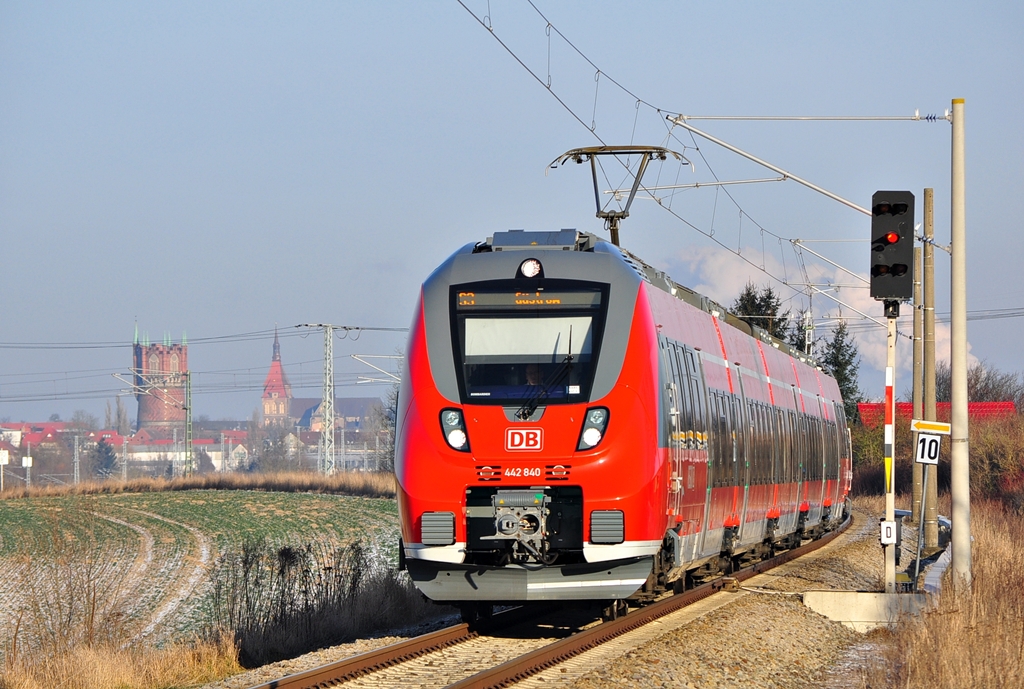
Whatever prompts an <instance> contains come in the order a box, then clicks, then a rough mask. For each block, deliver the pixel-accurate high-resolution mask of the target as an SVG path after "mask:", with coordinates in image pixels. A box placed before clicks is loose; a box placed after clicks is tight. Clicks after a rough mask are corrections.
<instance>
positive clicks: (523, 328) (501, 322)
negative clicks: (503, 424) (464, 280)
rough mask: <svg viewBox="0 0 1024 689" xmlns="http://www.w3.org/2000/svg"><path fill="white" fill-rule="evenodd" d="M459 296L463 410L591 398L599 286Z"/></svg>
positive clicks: (469, 289) (489, 289)
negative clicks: (475, 406) (467, 405)
mask: <svg viewBox="0 0 1024 689" xmlns="http://www.w3.org/2000/svg"><path fill="white" fill-rule="evenodd" d="M452 297H453V309H454V315H455V318H454V320H453V322H454V324H455V332H454V333H453V336H454V339H455V343H454V344H455V358H456V362H457V367H458V369H459V371H458V377H459V388H460V390H461V393H462V398H463V402H464V403H471V404H523V403H525V402H527V401H529V400H536V401H537V402H538V403H539V404H540V405H545V404H562V403H573V402H585V401H587V400H588V399H589V395H590V386H591V382H592V380H593V376H594V369H595V366H596V363H597V354H598V350H599V349H600V341H601V332H602V329H603V326H604V308H605V307H604V304H605V302H606V299H605V294H604V291H603V290H602V289H601V288H600V287H596V286H595V287H580V286H579V284H578V283H574V285H573V287H572V288H564V287H561V286H558V285H546V286H543V287H538V288H536V289H531V290H523V289H522V287H518V288H516V287H509V288H506V289H502V288H501V287H495V286H493V285H489V286H486V287H481V286H476V287H475V288H474V286H466V285H463V286H460V287H458V288H454V289H453V291H452Z"/></svg>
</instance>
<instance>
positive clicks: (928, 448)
mask: <svg viewBox="0 0 1024 689" xmlns="http://www.w3.org/2000/svg"><path fill="white" fill-rule="evenodd" d="M940 438H942V436H941V435H932V434H931V433H918V434H917V456H916V457H915V461H917V462H918V463H919V464H938V463H939V439H940Z"/></svg>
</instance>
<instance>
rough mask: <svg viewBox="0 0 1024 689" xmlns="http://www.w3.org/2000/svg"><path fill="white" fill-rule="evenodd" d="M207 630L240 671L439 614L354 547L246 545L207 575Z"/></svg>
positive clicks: (398, 576)
mask: <svg viewBox="0 0 1024 689" xmlns="http://www.w3.org/2000/svg"><path fill="white" fill-rule="evenodd" d="M214 577H215V582H216V583H215V587H214V605H213V620H212V621H211V629H214V630H217V629H226V630H229V631H230V632H231V633H232V634H233V635H234V638H235V640H236V643H237V645H238V648H239V659H240V661H241V663H242V664H243V665H244V666H246V667H256V666H258V665H263V664H266V663H270V662H274V661H277V660H281V659H284V658H292V657H295V656H297V655H300V654H302V653H306V652H308V651H312V650H315V649H317V648H322V647H324V646H329V645H332V644H337V643H342V642H345V641H349V640H352V639H355V638H358V637H360V636H363V635H366V634H370V633H373V632H378V631H382V630H386V629H389V628H394V627H396V626H400V625H408V624H411V623H415V622H418V621H420V620H424V619H427V618H430V617H436V616H438V615H439V614H441V613H442V611H443V610H444V609H443V608H439V607H437V606H435V605H433V604H431V603H429V602H427V601H426V600H425V599H424V598H423V596H422V595H421V594H419V593H418V592H417V591H416V589H415V588H414V587H413V585H412V583H411V582H410V581H409V579H408V577H407V576H405V575H404V574H403V573H401V572H398V571H396V570H395V569H394V567H392V566H390V565H389V564H387V563H386V558H384V557H380V556H375V555H372V554H370V553H368V552H367V551H366V549H365V548H363V547H362V545H360V544H358V543H356V544H354V545H350V546H347V547H340V546H337V545H335V544H331V543H325V542H313V543H307V544H305V545H302V546H291V545H285V546H279V547H275V546H272V545H270V544H269V543H268V542H267V541H266V540H265V539H258V540H250V541H247V542H246V543H244V544H243V545H242V547H241V548H240V549H239V550H237V551H235V552H231V553H227V554H225V555H224V556H222V557H221V558H220V560H219V562H218V567H217V572H215V574H214Z"/></svg>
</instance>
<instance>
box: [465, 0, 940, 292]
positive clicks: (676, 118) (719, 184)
mask: <svg viewBox="0 0 1024 689" xmlns="http://www.w3.org/2000/svg"><path fill="white" fill-rule="evenodd" d="M458 2H459V4H460V5H462V7H463V9H465V10H466V11H467V12H468V13H469V14H470V15H471V16H472V17H473V18H474V19H476V20H477V22H478V23H479V24H480V25H481V26H483V27H484V28H485V29H487V30H488V32H489V33H490V34H491V35H492V36H493V37H494V39H495V40H496V41H497V42H498V43H499V44H500V45H501V46H502V48H504V49H505V51H506V52H508V53H509V55H511V56H512V58H513V59H514V60H516V62H518V63H519V64H520V66H522V67H523V69H525V70H526V71H527V72H528V73H529V74H530V75H531V76H532V77H533V78H534V79H535V80H536V81H537V82H538V83H540V84H541V85H542V86H544V88H545V89H546V90H547V91H548V93H549V94H551V96H552V97H553V98H555V100H556V101H558V103H559V104H560V105H561V106H562V107H563V108H564V109H565V110H566V111H567V112H568V113H569V114H570V115H571V116H572V117H573V118H574V119H575V120H576V121H577V122H579V123H580V124H581V125H583V126H584V127H585V128H587V130H588V131H589V132H590V133H591V135H592V136H594V137H595V138H596V139H597V140H598V141H600V142H601V143H602V144H605V142H604V140H603V139H602V138H601V137H600V136H599V135H598V134H597V132H596V131H595V130H596V128H597V126H596V121H597V103H598V100H597V94H598V87H599V85H600V81H601V79H602V78H603V79H604V80H605V81H608V82H610V83H611V84H612V85H614V86H615V87H616V88H618V89H619V90H620V91H621V92H622V93H624V94H626V95H628V96H629V97H630V98H632V99H633V100H634V102H635V104H636V105H635V107H636V110H637V114H636V116H635V117H634V124H633V136H635V132H636V118H638V117H639V109H640V106H641V105H643V106H644V107H645V108H648V109H650V110H651V111H653V112H654V113H656V114H657V115H658V118H659V119H660V120H661V121H662V123H663V124H664V125H666V126H667V120H671V121H672V126H671V127H670V128H669V129H668V131H667V132H666V138H670V139H672V140H675V141H677V142H678V143H679V144H680V145H682V146H683V148H684V150H685V149H687V148H692V149H694V150H696V151H697V152H698V153H699V155H700V157H701V160H702V161H703V163H704V164H705V165H706V166H707V168H708V170H709V172H710V173H711V175H712V176H713V178H714V179H715V184H716V192H715V199H716V201H715V203H716V210H717V199H718V193H719V191H722V192H724V193H725V194H726V196H727V197H728V199H729V201H730V202H731V203H732V204H733V206H734V207H735V208H736V209H737V210H738V212H739V221H740V225H739V230H738V232H737V234H738V239H739V241H738V243H737V249H733V248H732V247H731V246H729V245H727V244H726V243H724V242H723V241H721V240H720V239H719V238H717V237H716V236H715V227H714V224H715V223H714V219H715V215H714V214H713V215H712V223H711V228H710V230H709V231H706V230H703V229H701V228H700V227H698V226H697V225H695V224H694V223H692V222H690V221H688V220H686V219H685V218H683V217H682V216H681V215H680V214H679V213H677V212H675V211H674V210H672V203H671V202H672V198H673V197H674V195H675V193H676V191H678V190H681V189H684V188H688V187H689V185H673V186H675V187H677V188H676V189H672V192H673V193H672V194H669V195H668V197H667V198H668V203H665V202H664V200H663V199H662V198H659V197H658V196H656V195H655V194H654V193H653V192H654V191H655V190H659V189H665V188H666V187H659V186H658V185H653V186H652V187H645V186H643V185H641V188H642V189H643V190H644V191H645V192H646V193H648V194H649V195H650V196H651V198H652V199H653V200H655V201H657V202H658V204H659V205H660V206H661V207H662V208H664V209H665V210H666V211H668V212H669V214H671V215H672V216H673V217H675V218H676V219H677V220H679V221H680V222H682V223H683V224H685V225H686V226H688V227H689V228H691V229H693V230H694V231H696V232H698V233H699V234H701V235H703V236H704V237H706V238H707V239H710V240H711V241H712V242H714V243H715V244H718V245H719V246H720V247H721V248H723V249H725V250H726V251H728V252H729V253H731V254H733V255H734V256H736V257H738V258H740V259H741V260H743V261H744V262H746V263H747V264H749V265H750V266H751V267H752V268H754V269H756V270H758V271H760V272H761V273H763V274H764V275H766V276H767V277H768V278H770V279H772V280H774V281H776V282H778V283H779V284H781V285H784V286H786V287H789V288H790V289H792V290H793V291H794V292H796V293H803V292H802V290H799V289H798V288H797V286H795V285H794V283H793V282H792V281H791V280H790V279H789V277H788V274H786V275H784V276H781V277H780V276H778V275H776V274H775V273H774V272H773V271H772V270H769V269H768V266H767V261H766V259H765V257H766V254H767V247H766V244H765V241H764V240H765V235H768V236H770V237H773V238H774V239H775V240H776V241H777V242H778V245H779V256H780V258H781V262H782V264H783V269H784V270H786V259H785V248H786V244H784V242H785V243H788V244H789V248H790V249H791V250H793V252H794V254H796V257H797V262H798V263H799V264H801V266H802V258H801V256H800V252H799V250H798V247H797V245H796V242H797V241H799V240H795V239H792V238H788V237H783V236H782V235H779V234H776V233H774V232H772V231H770V230H768V229H766V228H765V227H764V226H763V225H761V224H760V223H758V222H757V221H756V220H754V219H753V218H752V217H751V216H750V215H749V214H748V213H747V212H746V211H745V210H744V209H743V207H742V206H741V205H740V204H739V203H738V202H737V200H736V199H735V198H734V197H733V195H732V194H731V193H729V190H728V189H727V188H725V187H726V184H727V183H726V182H723V180H721V179H720V178H719V177H718V175H717V174H716V173H715V172H714V169H713V168H712V166H711V164H710V162H709V161H708V160H707V157H706V156H705V155H704V153H703V151H702V150H701V148H700V147H699V146H698V145H697V142H696V140H695V139H694V138H693V132H692V131H691V132H690V138H691V142H692V144H693V145H692V146H689V145H687V144H684V143H683V142H682V141H681V140H680V139H679V137H678V136H676V134H675V132H674V131H673V130H674V129H675V127H676V126H680V124H679V123H680V122H681V121H682V120H686V119H779V120H786V119H793V120H811V119H816V120H836V121H839V120H843V121H850V120H867V119H870V120H878V119H886V120H890V119H891V120H903V121H929V122H934V121H937V120H939V119H944V118H940V117H939V116H937V115H925V116H923V117H922V116H920V115H919V113H917V112H915V114H914V116H912V117H909V116H895V117H885V116H883V117H847V116H837V117H715V116H706V117H705V116H685V115H682V113H678V112H672V111H669V110H665V109H662V108H659V107H657V106H655V105H653V104H652V103H650V102H649V101H646V100H644V99H642V98H640V97H639V96H637V95H636V94H635V93H633V92H632V91H630V90H629V89H628V88H626V87H625V86H623V85H622V84H621V83H619V82H618V81H616V80H615V79H614V78H612V77H610V76H608V74H607V73H606V72H604V71H603V70H602V69H601V68H600V67H599V66H598V65H597V64H596V63H595V62H594V61H593V60H591V59H590V58H589V57H588V56H587V55H586V54H585V53H584V52H583V51H582V50H580V49H579V48H577V47H576V45H575V44H573V42H572V41H571V40H569V39H568V38H567V37H566V36H565V34H563V33H562V32H561V31H560V30H559V29H558V28H557V27H556V26H554V24H552V22H551V21H550V20H549V19H548V18H547V17H546V16H545V15H544V14H543V13H542V12H541V11H540V9H539V8H538V7H537V6H536V5H535V4H534V2H533V0H528V3H529V5H530V7H531V8H533V10H534V12H536V13H537V15H538V16H539V17H540V19H541V20H543V22H544V24H545V27H544V31H545V35H546V37H547V43H548V57H547V60H548V62H547V68H548V74H547V81H545V80H543V79H542V78H541V77H540V76H539V75H538V74H537V73H536V72H534V70H532V69H531V68H530V67H529V66H527V64H526V63H525V61H524V60H523V59H522V58H520V57H519V55H518V54H517V53H516V52H515V51H514V50H513V49H512V48H511V47H510V46H509V45H508V44H507V43H506V42H505V41H504V40H502V38H501V37H500V36H499V35H498V33H497V32H496V31H495V29H494V26H493V25H492V23H491V22H489V21H485V20H489V17H485V18H481V17H479V16H477V15H476V14H475V13H474V12H473V11H472V10H471V9H470V8H469V7H468V6H467V5H466V4H465V2H463V0H458ZM552 32H554V34H555V35H557V36H558V37H559V38H561V39H562V40H563V41H564V42H565V44H566V45H568V46H569V47H570V48H571V49H572V50H573V51H575V53H576V54H577V55H578V56H579V57H580V58H582V59H583V60H584V61H585V62H586V63H587V65H589V66H590V67H591V68H593V69H594V73H595V75H594V79H595V92H594V113H593V116H592V120H591V124H590V125H589V126H588V125H587V124H586V122H585V121H584V120H583V118H582V117H581V116H580V115H579V114H577V112H576V111H575V110H573V108H572V107H571V106H569V105H568V104H567V103H566V102H565V101H564V100H563V99H562V98H561V97H560V96H559V94H558V93H557V92H556V91H555V89H554V88H552V77H551V36H552ZM666 118H667V119H666ZM632 139H633V137H631V141H632ZM619 162H620V163H621V161H619ZM624 167H625V168H626V170H627V172H629V166H628V164H624ZM602 172H604V170H603V167H602ZM605 177H606V179H607V174H605ZM788 177H790V178H791V177H792V175H788ZM709 185H710V183H709V184H705V185H704V186H709ZM609 186H610V187H612V188H613V189H615V188H616V185H612V184H610V183H609ZM693 188H696V186H694V187H693ZM614 196H615V195H614V194H613V198H614ZM846 203H847V204H848V205H850V202H846ZM852 205H854V206H855V204H852ZM858 209H859V207H858ZM859 210H862V209H859ZM744 216H746V217H747V219H749V220H750V221H751V222H753V224H754V226H755V227H756V228H757V230H758V232H759V233H760V235H761V240H762V242H761V243H762V247H761V263H760V264H758V263H755V262H754V261H752V260H751V259H750V258H748V257H747V256H746V255H744V253H743V251H742V249H743V247H742V220H743V217H744ZM803 270H804V272H806V269H805V268H804V269H803ZM804 282H805V283H809V282H810V280H809V279H805V280H804ZM818 293H820V294H822V295H823V296H826V297H828V298H829V299H831V300H833V301H836V302H837V303H839V304H840V306H843V304H842V302H839V301H838V300H837V299H836V298H835V297H834V296H832V295H830V294H827V293H824V292H820V291H819V292H818ZM806 296H807V297H808V298H810V296H811V295H810V294H807V295H806ZM847 306H848V305H847Z"/></svg>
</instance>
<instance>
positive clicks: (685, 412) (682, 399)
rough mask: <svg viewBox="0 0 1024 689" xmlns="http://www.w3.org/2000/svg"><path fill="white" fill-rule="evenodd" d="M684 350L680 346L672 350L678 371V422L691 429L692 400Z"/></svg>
mask: <svg viewBox="0 0 1024 689" xmlns="http://www.w3.org/2000/svg"><path fill="white" fill-rule="evenodd" d="M684 354H685V351H684V350H683V349H682V348H681V347H678V346H677V347H674V348H673V351H672V355H673V358H674V359H675V362H676V370H677V371H679V404H680V406H681V407H682V409H680V410H679V413H680V419H681V420H680V424H682V427H683V428H684V429H686V430H689V431H692V430H693V402H692V400H691V399H690V385H689V383H690V381H689V376H688V375H687V372H686V366H685V364H684V363H683V361H684V358H685V357H684Z"/></svg>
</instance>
